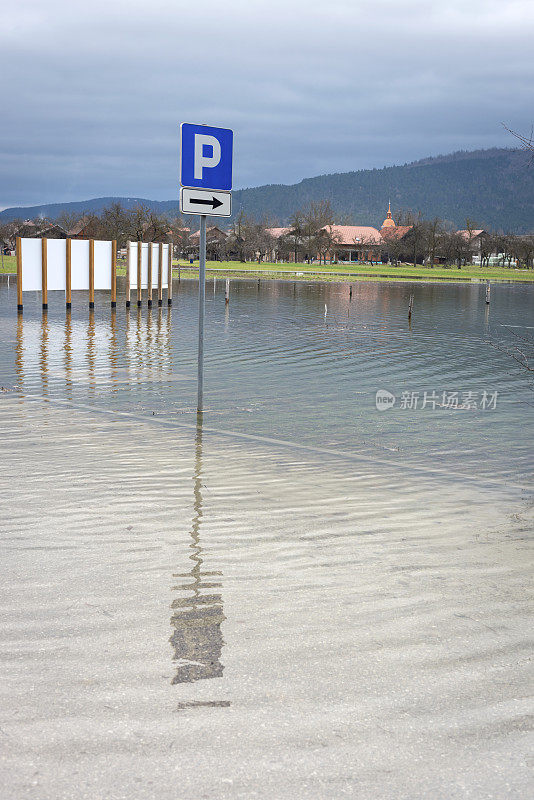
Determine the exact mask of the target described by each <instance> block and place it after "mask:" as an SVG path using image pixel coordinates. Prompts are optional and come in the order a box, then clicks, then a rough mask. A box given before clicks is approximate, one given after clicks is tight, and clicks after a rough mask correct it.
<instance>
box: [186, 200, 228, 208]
mask: <svg viewBox="0 0 534 800" xmlns="http://www.w3.org/2000/svg"><path fill="white" fill-rule="evenodd" d="M189 202H190V203H196V204H197V205H200V206H211V207H212V209H213V210H215V209H216V208H219V206H222V200H218V199H217V198H216V197H212V198H211V200H199V199H198V198H194V197H190V198H189Z"/></svg>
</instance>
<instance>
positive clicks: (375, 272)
mask: <svg viewBox="0 0 534 800" xmlns="http://www.w3.org/2000/svg"><path fill="white" fill-rule="evenodd" d="M193 267H194V268H193V269H191V267H190V265H189V264H187V263H186V262H182V261H180V274H181V275H182V276H183V277H184V278H190V277H196V276H198V261H197V262H195V264H194V265H193ZM173 272H174V274H175V275H176V274H177V272H178V266H177V262H174V267H173ZM206 273H207V275H209V276H210V277H221V278H224V277H249V278H279V279H286V280H317V281H355V280H429V281H439V280H443V281H458V280H462V281H469V280H491V281H499V280H501V281H531V282H534V270H523V269H506V268H505V267H487V268H483V269H481V268H480V267H475V266H467V267H462V268H461V269H458V268H456V267H434V268H433V269H431V268H430V267H422V266H418V267H417V268H415V269H414V267H413V265H409V264H401V265H399V266H398V267H392V266H388V265H386V264H378V265H376V266H370V265H369V264H358V265H350V266H349V265H345V264H334V265H330V264H327V265H326V266H324V265H319V264H314V265H311V264H266V263H263V264H253V263H251V262H248V263H245V264H242V263H239V262H236V261H208V262H207V264H206ZM299 273H300V274H299Z"/></svg>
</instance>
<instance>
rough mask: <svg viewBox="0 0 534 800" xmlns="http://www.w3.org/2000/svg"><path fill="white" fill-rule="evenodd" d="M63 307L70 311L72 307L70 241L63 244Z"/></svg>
mask: <svg viewBox="0 0 534 800" xmlns="http://www.w3.org/2000/svg"><path fill="white" fill-rule="evenodd" d="M65 307H66V309H67V311H70V309H71V307H72V249H71V240H70V239H67V240H66V242H65Z"/></svg>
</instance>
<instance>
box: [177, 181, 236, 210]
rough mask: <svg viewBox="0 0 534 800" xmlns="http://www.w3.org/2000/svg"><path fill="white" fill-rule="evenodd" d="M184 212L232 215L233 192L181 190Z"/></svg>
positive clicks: (184, 188) (185, 188)
mask: <svg viewBox="0 0 534 800" xmlns="http://www.w3.org/2000/svg"><path fill="white" fill-rule="evenodd" d="M180 211H181V212H182V214H207V215H208V216H209V217H230V216H231V214H232V194H231V192H212V191H211V190H210V189H188V188H187V187H183V188H182V189H181V190H180Z"/></svg>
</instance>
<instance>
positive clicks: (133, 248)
mask: <svg viewBox="0 0 534 800" xmlns="http://www.w3.org/2000/svg"><path fill="white" fill-rule="evenodd" d="M138 245H139V242H130V289H137V247H138ZM149 247H152V288H153V289H157V288H158V269H159V244H156V243H152V244H148V243H146V242H141V289H148V248H149ZM169 247H170V245H168V244H164V245H162V251H163V252H162V282H161V285H162V287H163V289H167V288H168V286H169V280H168V258H169Z"/></svg>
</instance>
